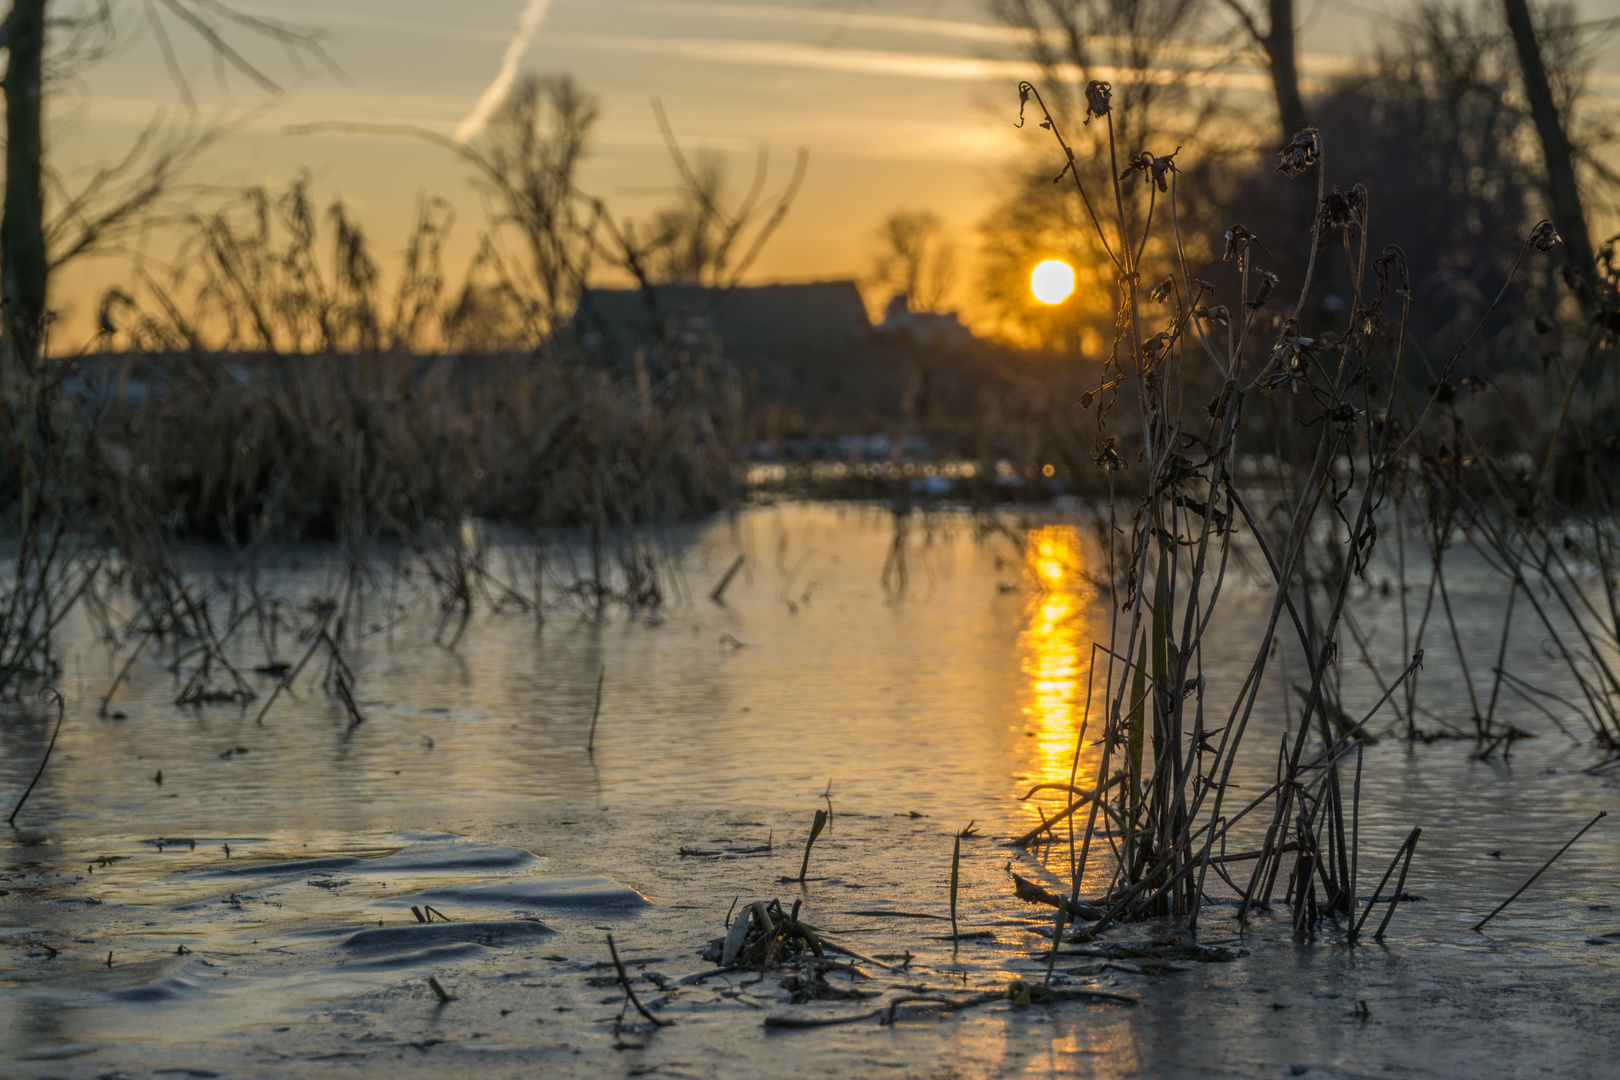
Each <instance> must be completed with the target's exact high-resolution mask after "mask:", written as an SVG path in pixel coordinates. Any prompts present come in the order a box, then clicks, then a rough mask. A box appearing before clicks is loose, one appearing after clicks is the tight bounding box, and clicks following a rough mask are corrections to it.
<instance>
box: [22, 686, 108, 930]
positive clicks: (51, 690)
mask: <svg viewBox="0 0 1620 1080" xmlns="http://www.w3.org/2000/svg"><path fill="white" fill-rule="evenodd" d="M46 694H49V695H51V697H53V698H54V699H55V700H56V730H55V731H53V732H51V741H50V742H49V743H47V744H46V746H45V756H44V757H42V758H40V759H39V768H38V769H37V770H36V771H35V772H34V778H33V779H32V780H30V781H28V788H27V790H25V791H24V792H23V793H22V798H20V799H18V800H17V805H16V806H13V807H12V808H11V816H10V817H8V818H6V824H7V825H15V824H17V815H18V814H19V813H21V812H22V808H23V803H25V802H27V801H28V796H30V795H32V794H33V793H34V785H35V784H37V783H39V778H40V777H42V776H44V775H45V765H46V763H47V762H49V761H50V760H51V751H52V750H55V749H56V737H57V736H58V735H60V734H62V721H63V720H64V719H66V718H67V705H66V703H65V702H64V701H63V700H62V695H61V694H59V693H57V692H56V687H54V686H47V687H44V688H43V689H41V690H40V692H39V696H40V697H44V696H45V695H46ZM107 955H108V956H111V955H112V954H111V953H108V954H107Z"/></svg>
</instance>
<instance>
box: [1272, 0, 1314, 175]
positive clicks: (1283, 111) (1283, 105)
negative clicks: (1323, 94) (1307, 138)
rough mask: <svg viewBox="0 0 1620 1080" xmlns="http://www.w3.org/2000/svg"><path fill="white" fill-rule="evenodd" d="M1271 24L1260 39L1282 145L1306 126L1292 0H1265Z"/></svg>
mask: <svg viewBox="0 0 1620 1080" xmlns="http://www.w3.org/2000/svg"><path fill="white" fill-rule="evenodd" d="M1268 7H1269V14H1270V16H1271V25H1270V27H1269V29H1268V31H1267V33H1266V37H1265V40H1264V41H1263V42H1261V44H1263V45H1264V46H1265V49H1266V60H1267V61H1268V62H1269V63H1270V64H1271V85H1272V89H1273V90H1275V92H1276V94H1277V118H1278V120H1280V121H1281V122H1282V141H1283V143H1284V145H1286V144H1287V142H1288V140H1290V139H1292V138H1293V137H1294V136H1295V135H1296V134H1297V133H1298V132H1299V130H1300V129H1301V128H1303V127H1305V126H1306V120H1305V99H1304V98H1303V97H1302V96H1301V95H1300V92H1299V60H1298V57H1297V56H1296V54H1295V41H1294V0H1268Z"/></svg>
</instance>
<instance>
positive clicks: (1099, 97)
mask: <svg viewBox="0 0 1620 1080" xmlns="http://www.w3.org/2000/svg"><path fill="white" fill-rule="evenodd" d="M1113 96H1114V87H1113V84H1112V83H1105V82H1103V81H1101V80H1100V79H1092V80H1091V81H1090V82H1088V83H1086V123H1088V124H1089V123H1091V118H1092V117H1094V116H1107V115H1108V113H1109V111H1110V106H1109V104H1108V102H1109V99H1110V98H1112V97H1113Z"/></svg>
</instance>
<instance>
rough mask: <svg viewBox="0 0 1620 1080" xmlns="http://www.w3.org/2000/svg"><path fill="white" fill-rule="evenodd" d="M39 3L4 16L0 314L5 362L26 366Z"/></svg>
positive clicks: (37, 324) (35, 299)
mask: <svg viewBox="0 0 1620 1080" xmlns="http://www.w3.org/2000/svg"><path fill="white" fill-rule="evenodd" d="M45 3H46V0H15V2H14V3H13V4H12V8H11V13H10V14H9V15H8V16H7V17H6V29H7V30H9V32H10V33H9V41H8V42H7V51H8V53H9V55H10V63H9V64H8V65H7V68H6V77H5V84H6V197H5V209H4V216H3V217H0V296H3V299H0V310H3V311H4V316H5V320H4V321H5V324H4V334H5V337H6V339H7V341H8V343H9V344H10V346H11V351H12V355H13V356H14V357H15V358H16V359H17V360H18V361H19V362H20V363H21V364H23V365H24V366H25V367H32V365H33V363H34V360H35V358H36V357H37V356H38V353H39V344H40V338H41V335H42V330H43V328H44V322H45V270H46V264H45V228H44V219H45V200H44V193H43V190H42V186H41V182H40V160H41V158H42V156H43V154H44V143H43V140H42V133H41V122H40V71H41V67H42V61H43V58H44V54H45Z"/></svg>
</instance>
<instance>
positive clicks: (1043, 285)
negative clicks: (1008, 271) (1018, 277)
mask: <svg viewBox="0 0 1620 1080" xmlns="http://www.w3.org/2000/svg"><path fill="white" fill-rule="evenodd" d="M1029 291H1030V292H1032V293H1034V294H1035V299H1037V300H1039V301H1040V302H1041V303H1043V304H1061V303H1063V301H1065V300H1067V299H1068V298H1069V294H1070V293H1072V292H1074V267H1072V266H1070V265H1069V264H1068V263H1066V262H1064V261H1063V260H1062V259H1047V260H1046V261H1045V262H1043V263H1041V264H1040V265H1039V266H1037V267H1035V270H1034V272H1033V273H1031V274H1030V275H1029Z"/></svg>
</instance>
